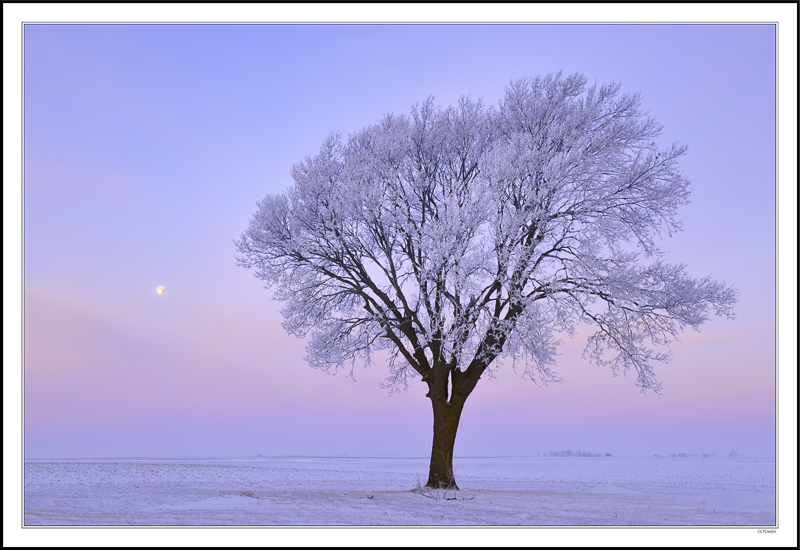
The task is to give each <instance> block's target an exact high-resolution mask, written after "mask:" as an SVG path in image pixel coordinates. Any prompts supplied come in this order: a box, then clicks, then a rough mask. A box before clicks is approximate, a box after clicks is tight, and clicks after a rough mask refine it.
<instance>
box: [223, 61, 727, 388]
mask: <svg viewBox="0 0 800 550" xmlns="http://www.w3.org/2000/svg"><path fill="white" fill-rule="evenodd" d="M661 129H662V127H661V125H660V124H659V123H658V122H656V120H655V119H654V118H652V117H651V116H650V115H649V114H648V113H647V112H646V111H644V110H643V109H642V107H641V98H640V96H639V94H633V95H629V94H620V85H619V84H618V83H612V84H607V85H603V86H596V85H594V86H589V87H587V85H586V78H585V77H583V76H581V75H572V76H568V77H562V76H561V74H560V73H559V74H556V75H549V76H547V77H544V78H533V79H521V80H516V81H512V83H511V84H510V85H509V86H508V87H507V89H506V91H505V95H504V96H503V98H502V100H501V101H500V102H499V105H498V107H497V108H492V107H486V106H485V105H484V104H483V102H482V101H480V100H477V101H476V100H472V99H471V98H469V97H462V98H461V99H460V100H459V102H458V104H457V105H455V106H450V107H447V108H437V107H436V106H435V105H434V102H433V99H432V98H429V99H428V100H427V101H425V102H424V103H422V104H418V105H415V106H414V107H412V109H411V113H410V116H405V115H393V114H387V115H386V116H384V117H383V119H382V120H380V121H379V122H378V123H377V124H374V125H370V126H367V127H365V128H363V129H362V130H361V131H359V132H356V133H354V134H351V135H349V136H348V137H347V139H344V138H343V137H342V136H341V135H340V134H332V135H331V136H329V137H328V138H327V139H326V140H325V141H324V143H323V145H322V147H321V149H320V151H319V153H318V154H317V155H315V156H310V157H307V158H306V159H305V160H303V161H301V162H299V163H297V164H296V165H295V166H294V167H293V169H292V172H291V175H292V178H293V180H294V186H292V187H291V188H289V189H287V190H286V191H284V192H282V193H278V194H270V195H268V196H267V197H265V198H264V199H263V200H262V201H260V202H259V203H258V210H257V212H256V214H255V215H254V216H253V218H252V219H251V221H250V224H249V227H248V228H247V230H246V231H245V233H244V234H243V235H242V237H241V238H240V240H238V241H237V242H236V246H237V248H238V251H239V255H238V257H237V258H238V261H239V264H240V265H241V266H244V267H247V268H255V274H256V276H258V277H259V278H261V279H263V280H264V281H265V282H266V283H267V286H268V287H272V286H274V287H275V288H276V291H275V294H274V297H275V299H277V300H279V301H281V302H283V303H284V307H283V309H282V314H283V316H284V318H285V321H284V324H283V326H284V328H285V329H286V330H287V331H288V332H289V333H290V334H293V335H295V336H298V337H306V336H310V338H309V340H308V344H307V356H306V358H307V360H308V362H309V363H310V364H311V365H312V366H314V367H317V368H322V369H333V370H334V371H335V370H336V369H338V368H340V367H343V366H345V365H350V368H351V369H352V366H353V364H355V363H356V362H359V361H366V362H369V360H370V353H371V352H372V351H376V350H381V349H385V350H388V351H389V357H390V360H389V365H388V366H389V370H390V376H389V379H388V382H389V386H390V387H391V388H393V389H397V388H399V387H406V386H407V380H408V377H409V376H414V375H416V374H419V375H421V376H422V377H423V380H425V379H426V378H427V377H428V376H429V375H430V374H431V370H432V369H433V368H434V366H435V365H437V364H440V365H442V366H443V367H444V368H446V370H447V371H448V372H454V371H458V372H460V373H463V374H464V375H465V376H464V378H465V379H469V380H471V381H472V382H473V383H471V384H469V386H471V387H469V388H468V389H467V393H469V392H470V391H471V389H472V388H474V384H475V383H477V379H478V378H479V377H480V375H481V374H482V373H483V372H484V371H485V370H486V369H487V368H490V366H492V365H496V364H497V362H498V361H499V360H502V359H503V358H506V357H507V358H511V359H513V360H514V361H515V362H518V363H519V364H521V365H523V366H524V367H523V368H524V374H525V375H526V376H528V377H530V378H533V379H538V380H540V381H542V382H544V383H547V382H548V381H552V380H556V379H557V375H556V374H555V372H554V371H553V370H552V367H553V366H554V365H555V356H556V349H557V345H558V343H559V342H558V340H557V339H556V337H557V335H558V334H559V333H568V334H572V333H574V331H575V329H576V326H577V325H578V324H579V323H585V324H588V325H591V326H592V327H593V328H594V333H593V334H592V335H591V336H590V337H589V339H588V343H587V346H586V350H585V355H586V356H587V357H588V358H590V359H591V360H593V361H594V362H596V363H598V364H602V365H607V366H609V367H610V368H611V369H612V370H613V371H614V372H615V373H616V372H620V371H622V372H627V371H630V370H633V371H635V373H636V384H637V385H638V386H639V387H640V388H641V389H642V391H645V390H647V389H652V390H655V391H656V392H658V391H659V390H660V385H659V383H658V382H657V380H656V378H655V375H654V371H653V367H652V363H653V361H663V360H666V359H667V358H668V353H666V352H664V351H663V350H660V349H659V348H661V347H662V346H664V345H667V344H669V343H670V342H672V341H673V340H675V339H676V338H677V336H678V334H679V333H680V332H681V331H683V330H684V329H685V328H687V327H692V328H693V329H698V328H699V326H700V325H701V324H702V323H703V322H704V321H706V320H707V319H708V317H709V315H710V313H715V314H717V315H724V316H727V317H730V318H732V317H733V304H734V303H735V301H736V291H735V290H734V289H732V288H730V287H728V286H726V285H725V284H724V283H721V282H717V281H714V280H712V279H711V278H708V277H706V278H701V279H696V278H692V277H691V276H689V275H688V274H687V272H686V268H685V266H684V265H670V264H668V263H665V262H663V261H662V259H661V256H662V251H661V250H660V248H659V246H658V243H657V240H658V239H659V238H660V237H661V236H662V235H664V234H666V235H671V234H672V233H673V232H675V231H678V230H680V228H681V224H680V221H679V220H678V218H677V212H678V208H679V207H680V206H681V205H684V204H686V203H687V202H688V198H689V193H690V185H689V182H688V181H687V179H686V178H685V177H684V176H683V175H682V173H681V171H680V170H679V167H678V159H679V158H680V157H681V156H682V155H683V154H684V153H685V152H686V147H684V146H678V145H674V144H673V145H671V146H669V147H666V148H661V147H660V145H659V144H658V142H657V138H658V136H659V134H660V132H661ZM351 372H352V370H351Z"/></svg>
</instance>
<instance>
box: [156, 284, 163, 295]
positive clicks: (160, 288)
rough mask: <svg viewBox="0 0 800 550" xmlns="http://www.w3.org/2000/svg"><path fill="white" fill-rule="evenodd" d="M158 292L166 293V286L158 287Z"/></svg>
mask: <svg viewBox="0 0 800 550" xmlns="http://www.w3.org/2000/svg"><path fill="white" fill-rule="evenodd" d="M156 292H158V293H159V294H164V287H163V286H160V287H158V288H157V289H156Z"/></svg>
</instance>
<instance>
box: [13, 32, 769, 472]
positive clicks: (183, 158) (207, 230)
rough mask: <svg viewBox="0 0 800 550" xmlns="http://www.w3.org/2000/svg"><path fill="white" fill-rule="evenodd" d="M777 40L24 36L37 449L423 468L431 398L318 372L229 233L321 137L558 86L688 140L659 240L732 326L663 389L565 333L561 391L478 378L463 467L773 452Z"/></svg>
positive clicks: (720, 330) (670, 35)
mask: <svg viewBox="0 0 800 550" xmlns="http://www.w3.org/2000/svg"><path fill="white" fill-rule="evenodd" d="M775 44H776V31H775V26H774V25H770V24H747V25H744V24H742V25H733V24H731V25H611V24H608V25H43V24H30V25H26V26H25V27H24V55H25V57H24V102H25V103H24V116H25V118H24V131H25V133H24V155H25V156H24V170H25V172H24V250H23V252H24V443H25V448H24V452H25V456H26V457H30V458H35V457H87V456H236V455H254V454H256V453H261V454H264V455H282V454H306V455H336V454H347V455H349V456H357V455H364V456H374V455H395V456H427V455H428V454H429V452H430V445H431V434H432V414H431V410H430V405H429V402H428V400H427V399H426V398H425V397H424V394H425V386H424V385H423V384H422V383H420V382H419V381H417V380H415V381H414V382H412V385H411V387H410V389H409V390H408V391H407V392H405V393H401V394H399V395H394V396H391V397H389V396H388V394H387V392H386V391H385V390H383V389H381V388H380V387H379V383H380V382H381V381H382V380H383V379H384V378H385V376H387V374H388V373H387V371H386V370H385V369H382V367H381V365H380V361H376V364H375V365H374V366H373V367H371V368H370V369H366V370H365V369H356V371H355V375H356V380H357V382H353V381H352V380H351V379H349V378H346V377H345V376H343V375H342V374H339V375H337V376H331V375H329V374H326V373H324V372H320V371H316V370H314V369H312V368H310V367H309V366H308V365H307V364H306V363H305V361H304V360H303V356H304V350H303V342H302V341H299V340H297V339H294V338H293V337H289V336H287V335H286V333H285V332H284V331H283V329H282V328H281V326H280V322H281V317H280V314H279V313H278V309H279V306H280V304H279V303H277V302H275V301H272V300H271V294H270V292H268V291H266V290H264V289H263V286H262V282H261V281H259V280H258V279H256V278H255V277H254V276H253V273H252V272H248V271H246V270H244V269H242V268H240V267H237V266H236V262H235V259H234V254H235V248H234V245H233V240H234V239H236V238H238V237H239V235H240V234H241V232H242V231H243V230H244V229H245V228H246V226H247V223H248V220H249V218H250V216H251V215H252V214H253V213H254V211H255V208H256V201H258V200H259V199H261V198H263V196H264V195H265V194H267V193H274V192H278V191H281V190H283V189H285V188H287V187H288V186H290V185H291V184H292V181H291V177H290V176H289V170H290V168H291V166H292V164H293V163H295V162H297V161H299V160H301V159H302V158H304V157H305V156H306V155H309V154H314V153H316V152H317V150H318V149H319V146H320V144H321V142H322V140H323V138H324V137H325V136H326V135H327V134H329V133H330V132H332V131H339V132H342V133H343V134H344V135H346V134H347V133H348V132H353V131H356V130H359V129H360V128H362V127H363V126H365V125H367V124H371V123H373V122H376V121H377V120H378V119H379V118H380V117H381V116H382V115H383V114H384V113H387V112H394V113H398V114H399V113H408V112H409V109H410V107H411V105H412V104H414V103H416V102H419V101H423V100H424V99H425V98H426V97H428V96H429V95H433V96H434V97H435V99H436V102H437V103H438V104H439V105H441V106H447V105H449V104H451V103H453V102H455V101H456V100H457V99H458V97H459V96H460V95H462V94H469V95H471V96H472V97H482V98H484V100H485V102H486V103H488V104H496V103H497V100H498V99H499V97H500V96H501V94H502V92H503V89H504V87H505V86H506V85H507V84H508V82H509V81H510V80H511V79H512V78H520V77H524V76H536V75H545V74H547V73H552V72H556V71H563V72H564V73H566V74H570V73H575V72H578V73H583V74H585V75H586V76H587V77H588V79H589V81H590V82H595V81H597V82H598V83H605V82H608V81H621V82H622V87H623V91H626V92H641V93H642V96H643V103H644V106H645V107H646V108H647V109H649V110H650V111H651V112H652V114H653V115H654V116H655V117H656V118H657V119H658V120H659V121H660V122H662V123H663V124H664V127H665V130H664V133H663V135H662V141H663V143H664V144H665V145H669V144H671V143H672V142H679V143H682V144H687V145H688V146H689V153H688V155H687V156H686V157H685V158H684V160H683V162H682V166H683V169H684V172H685V175H686V176H687V177H688V178H689V179H690V180H692V182H693V185H694V192H693V194H692V199H691V204H690V205H688V206H687V207H685V208H684V209H683V210H682V218H683V221H684V232H683V233H681V234H679V235H677V236H675V237H673V238H671V239H668V240H666V241H664V242H663V243H662V244H663V248H664V249H665V250H666V251H667V259H668V260H669V261H672V262H685V263H687V264H688V266H689V271H690V272H691V273H692V274H694V275H695V276H705V275H712V276H713V277H714V278H717V279H720V280H725V281H727V282H728V283H730V284H732V285H733V286H735V287H736V288H738V289H739V291H740V302H739V304H738V305H737V307H736V312H737V319H736V320H735V321H731V320H726V319H720V318H714V319H713V320H711V321H710V322H708V323H707V324H706V325H704V327H703V330H702V331H701V332H700V333H694V332H688V333H685V334H684V337H683V338H682V340H681V342H680V343H679V344H676V345H673V346H672V348H671V350H672V352H673V359H672V361H671V362H669V363H666V364H660V365H658V366H657V374H658V377H659V380H660V381H661V382H662V384H663V395H662V396H660V397H659V396H657V395H654V394H652V393H648V394H641V393H639V391H638V389H637V388H636V387H635V386H634V378H632V377H631V378H624V377H619V378H614V377H613V376H612V374H611V372H610V371H608V370H606V369H603V368H601V367H597V366H594V365H591V364H589V363H588V362H587V361H585V360H584V359H582V358H581V355H580V352H581V350H582V349H583V345H584V344H585V335H584V338H583V339H581V338H579V337H576V338H575V339H572V340H571V339H569V337H566V336H565V338H564V345H563V346H562V347H561V355H560V357H559V362H558V366H557V371H558V372H559V373H560V375H561V376H562V377H563V378H564V379H566V380H567V382H564V383H562V384H557V385H549V386H546V387H543V386H537V385H535V384H533V383H532V382H530V381H527V380H523V379H521V377H520V376H519V375H518V374H515V373H514V372H513V371H512V370H511V368H510V365H509V366H506V367H504V368H503V369H502V370H500V371H499V373H498V379H497V380H487V379H484V380H482V381H481V384H480V385H479V386H478V388H477V389H476V391H475V393H474V394H473V395H472V396H471V397H470V400H469V401H468V402H467V405H466V407H465V410H464V415H463V418H462V421H461V425H460V429H459V433H458V438H457V441H456V455H462V456H499V455H502V454H507V455H531V454H532V455H535V454H536V453H537V452H539V453H542V452H547V451H550V450H563V449H567V448H570V449H573V450H574V449H582V450H587V451H591V452H609V453H612V454H617V455H619V454H643V455H652V454H654V453H657V454H671V453H679V452H685V453H712V454H713V453H717V454H722V453H728V452H729V451H730V450H731V449H732V448H733V449H735V450H736V451H737V452H739V453H741V454H749V455H772V454H774V452H775V445H776V438H775V428H776V412H775V407H776V399H775V393H776V353H775V346H776V343H775V342H776V323H775V316H776V302H775V290H776V288H775V276H776V252H775V250H776V237H775V236H776V215H775V205H776V172H775V163H776V160H775V159H776V142H775V132H776V125H775V121H776V103H775V96H776V87H775V82H776V70H775V66H776V47H775ZM159 285H163V286H164V287H165V288H166V292H165V293H164V294H162V295H159V294H157V293H156V287H158V286H159ZM578 336H580V335H578Z"/></svg>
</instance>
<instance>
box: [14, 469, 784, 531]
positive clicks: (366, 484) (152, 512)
mask: <svg viewBox="0 0 800 550" xmlns="http://www.w3.org/2000/svg"><path fill="white" fill-rule="evenodd" d="M427 464H428V459H427V458H386V457H381V458H328V457H326V458H315V457H308V458H303V457H264V458H261V457H247V458H217V459H215V458H208V459H198V458H181V459H166V458H157V459H71V460H27V461H26V462H25V479H24V483H25V493H24V524H25V525H26V526H38V525H115V526H128V525H148V526H155V525H204V526H229V525H284V526H289V525H297V526H312V525H314V526H316V525H319V526H332V525H336V526H338V525H368V526H378V525H387V526H388V525H434V526H440V525H547V526H583V525H586V526H590V525H608V526H628V525H630V526H634V525H638V526H642V525H661V526H669V525H706V526H707V525H717V526H737V525H742V526H772V525H775V462H774V460H773V459H771V458H727V457H726V458H718V457H707V458H691V457H689V458H657V457H653V458H622V457H603V458H599V457H596V458H588V457H587V458H569V457H557V458H556V457H548V458H525V457H510V458H456V459H455V461H454V468H455V474H456V481H457V483H458V484H459V486H460V487H461V490H460V491H457V492H452V491H425V490H419V488H417V489H416V490H415V487H418V484H422V483H424V482H425V479H426V477H427Z"/></svg>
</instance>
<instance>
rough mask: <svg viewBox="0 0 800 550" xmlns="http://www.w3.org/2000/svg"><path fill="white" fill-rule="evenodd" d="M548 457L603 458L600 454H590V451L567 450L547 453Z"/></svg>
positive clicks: (607, 454)
mask: <svg viewBox="0 0 800 550" xmlns="http://www.w3.org/2000/svg"><path fill="white" fill-rule="evenodd" d="M547 456H603V455H602V454H600V453H590V452H588V451H580V450H579V451H573V450H570V449H567V450H566V451H550V452H549V453H547ZM606 456H611V454H609V453H606Z"/></svg>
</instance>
